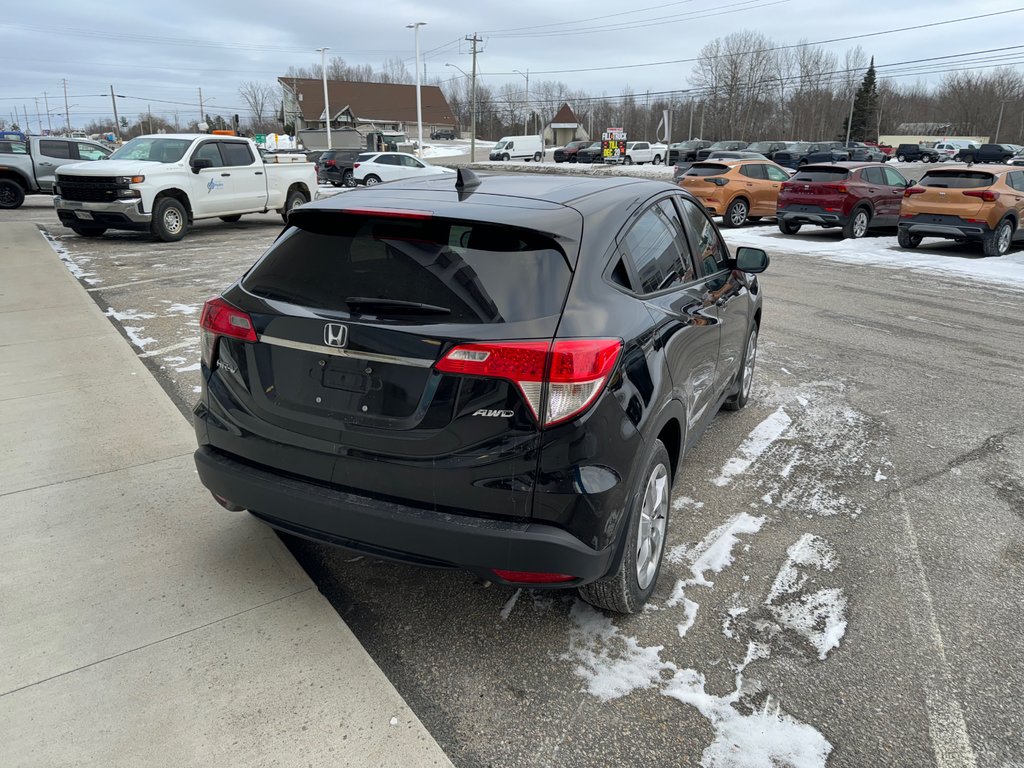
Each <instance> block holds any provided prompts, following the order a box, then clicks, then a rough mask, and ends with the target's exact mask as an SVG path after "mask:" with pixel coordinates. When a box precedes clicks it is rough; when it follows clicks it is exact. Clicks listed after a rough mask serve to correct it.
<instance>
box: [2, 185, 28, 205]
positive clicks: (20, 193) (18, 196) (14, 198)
mask: <svg viewBox="0 0 1024 768" xmlns="http://www.w3.org/2000/svg"><path fill="white" fill-rule="evenodd" d="M24 202H25V188H24V187H23V186H21V184H19V183H18V182H16V181H15V180H14V179H0V208H4V209H6V210H14V209H15V208H21V204H22V203H24Z"/></svg>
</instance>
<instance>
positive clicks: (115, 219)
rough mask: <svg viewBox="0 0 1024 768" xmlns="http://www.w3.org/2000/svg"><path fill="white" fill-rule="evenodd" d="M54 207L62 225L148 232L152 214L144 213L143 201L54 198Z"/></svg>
mask: <svg viewBox="0 0 1024 768" xmlns="http://www.w3.org/2000/svg"><path fill="white" fill-rule="evenodd" d="M53 207H54V208H55V209H56V210H57V217H58V218H59V219H60V222H61V224H64V225H65V226H71V225H72V224H101V225H103V226H105V227H111V228H113V229H137V230H144V231H148V230H149V226H150V222H152V220H153V216H152V214H149V213H143V211H142V201H141V200H138V199H134V200H117V201H114V202H110V203H83V202H78V201H76V200H65V199H64V198H62V197H60V196H57V197H54V198H53Z"/></svg>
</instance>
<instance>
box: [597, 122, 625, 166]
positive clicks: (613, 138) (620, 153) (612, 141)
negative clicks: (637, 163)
mask: <svg viewBox="0 0 1024 768" xmlns="http://www.w3.org/2000/svg"><path fill="white" fill-rule="evenodd" d="M601 155H602V157H603V158H604V161H605V162H606V163H607V162H609V161H611V162H617V161H619V160H622V159H623V158H624V157H625V156H626V132H625V131H624V130H623V129H622V128H607V129H606V130H605V132H604V133H602V134H601Z"/></svg>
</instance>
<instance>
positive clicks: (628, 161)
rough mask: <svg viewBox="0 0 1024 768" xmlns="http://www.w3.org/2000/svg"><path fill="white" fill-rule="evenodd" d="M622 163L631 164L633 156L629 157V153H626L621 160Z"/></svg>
mask: <svg viewBox="0 0 1024 768" xmlns="http://www.w3.org/2000/svg"><path fill="white" fill-rule="evenodd" d="M622 164H623V165H632V164H633V158H632V157H630V156H629V155H626V158H625V159H624V160H623V161H622Z"/></svg>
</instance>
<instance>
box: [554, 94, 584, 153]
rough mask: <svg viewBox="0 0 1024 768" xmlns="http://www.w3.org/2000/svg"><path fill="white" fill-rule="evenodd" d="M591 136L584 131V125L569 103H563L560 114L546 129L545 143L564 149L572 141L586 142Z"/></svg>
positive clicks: (557, 114) (558, 113) (556, 114)
mask: <svg viewBox="0 0 1024 768" xmlns="http://www.w3.org/2000/svg"><path fill="white" fill-rule="evenodd" d="M589 138H590V136H589V135H588V134H587V132H586V131H585V130H583V124H582V123H580V121H579V119H578V118H577V117H576V113H575V112H573V111H572V107H570V106H569V104H568V103H563V104H562V106H561V107H560V108H559V110H558V112H556V113H555V116H554V117H553V118H552V119H551V122H550V123H549V124H548V127H547V128H545V129H544V141H545V143H547V144H553V145H554V146H556V147H564V146H565V145H566V144H568V143H569V142H570V141H585V140H587V139H589Z"/></svg>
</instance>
